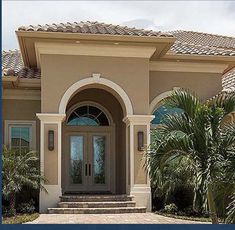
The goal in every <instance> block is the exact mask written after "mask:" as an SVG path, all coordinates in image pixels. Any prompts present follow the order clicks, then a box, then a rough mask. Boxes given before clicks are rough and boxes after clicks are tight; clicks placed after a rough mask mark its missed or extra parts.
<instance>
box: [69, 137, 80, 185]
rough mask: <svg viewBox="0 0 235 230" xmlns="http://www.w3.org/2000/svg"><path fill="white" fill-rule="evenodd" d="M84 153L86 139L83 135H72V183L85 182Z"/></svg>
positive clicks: (70, 169)
mask: <svg viewBox="0 0 235 230" xmlns="http://www.w3.org/2000/svg"><path fill="white" fill-rule="evenodd" d="M83 155H84V139H83V136H70V167H69V179H70V184H82V183H83V161H84V159H83Z"/></svg>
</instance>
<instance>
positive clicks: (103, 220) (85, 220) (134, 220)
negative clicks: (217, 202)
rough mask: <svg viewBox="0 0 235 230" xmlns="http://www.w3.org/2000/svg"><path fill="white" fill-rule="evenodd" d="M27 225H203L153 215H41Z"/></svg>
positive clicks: (196, 222)
mask: <svg viewBox="0 0 235 230" xmlns="http://www.w3.org/2000/svg"><path fill="white" fill-rule="evenodd" d="M27 224H204V223H203V222H198V221H190V220H181V219H175V218H170V217H165V216H161V215H157V214H154V213H128V214H41V215H40V216H39V218H37V219H36V220H34V221H32V222H28V223H27Z"/></svg>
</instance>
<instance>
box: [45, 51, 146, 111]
mask: <svg viewBox="0 0 235 230" xmlns="http://www.w3.org/2000/svg"><path fill="white" fill-rule="evenodd" d="M41 69H42V112H52V113H56V112H58V108H59V103H60V100H61V98H62V96H63V94H64V93H65V91H66V90H67V89H68V88H69V87H70V86H71V85H72V84H73V83H75V82H77V81H79V80H81V79H84V78H87V77H91V76H92V73H100V74H101V77H105V78H107V79H109V80H111V81H113V82H114V83H116V84H118V85H119V86H120V87H122V88H123V89H124V90H125V92H126V93H127V95H128V96H129V98H130V99H131V102H132V105H133V108H134V113H135V114H147V113H148V104H149V80H148V79H149V62H148V59H144V58H118V57H91V56H69V55H41Z"/></svg>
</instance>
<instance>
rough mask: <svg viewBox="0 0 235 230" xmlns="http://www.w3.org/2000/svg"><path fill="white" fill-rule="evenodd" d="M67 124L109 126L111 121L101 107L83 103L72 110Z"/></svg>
mask: <svg viewBox="0 0 235 230" xmlns="http://www.w3.org/2000/svg"><path fill="white" fill-rule="evenodd" d="M67 125H69V126H109V125H110V122H109V119H108V117H107V115H106V114H105V112H104V111H102V110H101V109H100V108H98V107H96V106H93V105H82V106H79V107H76V108H75V109H74V110H72V112H70V114H69V116H68V119H67Z"/></svg>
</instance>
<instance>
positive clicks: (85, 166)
mask: <svg viewBox="0 0 235 230" xmlns="http://www.w3.org/2000/svg"><path fill="white" fill-rule="evenodd" d="M85 176H87V164H85Z"/></svg>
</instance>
